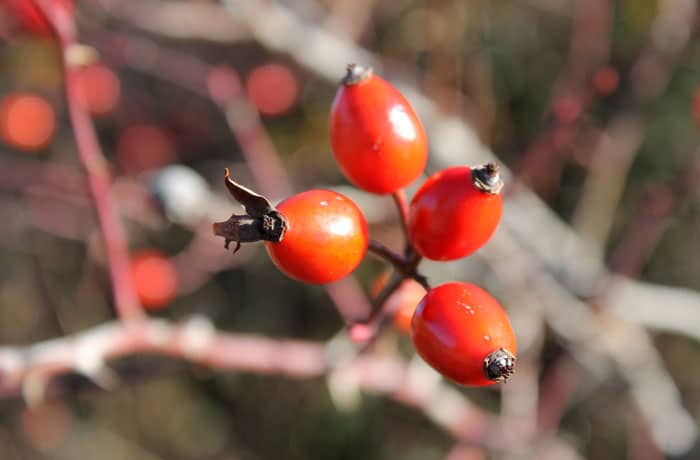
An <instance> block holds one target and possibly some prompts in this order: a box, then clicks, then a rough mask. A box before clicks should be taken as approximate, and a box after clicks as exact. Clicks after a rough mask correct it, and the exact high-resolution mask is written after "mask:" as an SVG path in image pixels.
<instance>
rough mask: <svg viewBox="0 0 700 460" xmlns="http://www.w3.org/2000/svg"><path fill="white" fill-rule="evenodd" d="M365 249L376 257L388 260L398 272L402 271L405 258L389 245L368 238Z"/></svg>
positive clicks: (404, 265)
mask: <svg viewBox="0 0 700 460" xmlns="http://www.w3.org/2000/svg"><path fill="white" fill-rule="evenodd" d="M367 250H368V251H369V252H371V253H372V254H374V255H375V256H377V257H378V258H380V259H384V260H386V261H387V262H389V263H390V264H391V265H393V266H394V268H395V269H396V270H397V271H398V272H403V271H404V270H405V267H406V259H404V258H403V257H402V256H401V255H399V254H397V253H396V252H394V251H392V250H391V249H390V248H389V247H387V246H386V245H384V243H382V242H380V241H377V240H370V242H369V247H368V248H367Z"/></svg>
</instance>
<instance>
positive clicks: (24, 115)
mask: <svg viewBox="0 0 700 460" xmlns="http://www.w3.org/2000/svg"><path fill="white" fill-rule="evenodd" d="M55 133H56V113H55V111H54V109H53V107H52V106H51V104H49V103H48V102H47V101H46V100H45V99H44V98H42V97H41V96H37V95H35V94H31V93H19V92H17V93H12V94H10V95H8V96H5V98H3V100H2V101H0V138H2V140H3V142H5V143H6V144H7V145H10V146H12V147H14V148H16V149H18V150H23V151H25V152H35V151H37V150H41V149H43V148H44V147H46V146H47V145H48V144H49V143H50V142H51V140H52V139H53V136H54V134H55Z"/></svg>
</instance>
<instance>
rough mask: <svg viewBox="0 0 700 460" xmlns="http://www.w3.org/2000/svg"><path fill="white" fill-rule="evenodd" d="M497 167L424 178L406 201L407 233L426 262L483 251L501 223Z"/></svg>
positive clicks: (459, 168) (450, 171)
mask: <svg viewBox="0 0 700 460" xmlns="http://www.w3.org/2000/svg"><path fill="white" fill-rule="evenodd" d="M502 185H503V183H502V182H501V181H500V178H499V177H498V167H497V166H496V165H495V164H492V163H490V164H488V165H485V166H483V167H479V168H474V169H472V168H469V167H467V166H456V167H452V168H447V169H443V170H442V171H438V172H437V173H435V174H433V175H432V176H430V177H429V178H428V179H427V180H426V181H425V182H424V183H423V185H421V187H420V189H418V192H416V195H415V196H414V197H413V200H411V205H410V206H409V215H408V233H409V238H410V239H411V242H412V243H413V245H414V247H415V248H416V250H417V251H418V253H419V254H421V255H422V256H424V257H427V258H428V259H431V260H454V259H459V258H462V257H465V256H467V255H469V254H471V253H473V252H474V251H476V250H477V249H479V248H480V247H481V246H483V245H484V244H485V243H486V242H487V241H488V240H489V239H490V238H491V235H493V232H494V231H495V230H496V226H497V225H498V222H499V220H500V218H501V211H502V208H503V203H502V200H501V195H500V193H499V192H500V189H501V187H502Z"/></svg>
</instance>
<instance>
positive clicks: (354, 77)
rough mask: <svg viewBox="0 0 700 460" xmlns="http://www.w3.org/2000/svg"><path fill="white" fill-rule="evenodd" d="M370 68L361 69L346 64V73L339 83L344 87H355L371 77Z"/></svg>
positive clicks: (361, 67)
mask: <svg viewBox="0 0 700 460" xmlns="http://www.w3.org/2000/svg"><path fill="white" fill-rule="evenodd" d="M372 72H373V70H372V68H371V67H363V66H361V65H357V64H348V67H347V72H346V73H345V76H344V77H343V79H342V80H340V83H341V84H343V85H345V86H351V85H356V84H358V83H360V82H363V81H365V80H367V79H368V78H369V77H371V76H372Z"/></svg>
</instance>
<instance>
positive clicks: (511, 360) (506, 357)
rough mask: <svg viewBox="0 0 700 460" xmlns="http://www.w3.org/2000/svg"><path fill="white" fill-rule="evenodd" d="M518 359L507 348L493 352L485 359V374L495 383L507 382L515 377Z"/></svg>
mask: <svg viewBox="0 0 700 460" xmlns="http://www.w3.org/2000/svg"><path fill="white" fill-rule="evenodd" d="M515 361H516V357H515V356H514V355H513V353H511V352H510V351H508V350H507V349H505V348H499V349H498V350H496V351H493V352H491V353H490V354H489V355H488V356H487V357H486V358H485V359H484V374H485V375H486V378H487V379H489V380H493V381H494V382H505V381H506V380H508V377H510V376H511V375H513V371H514V370H515Z"/></svg>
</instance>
